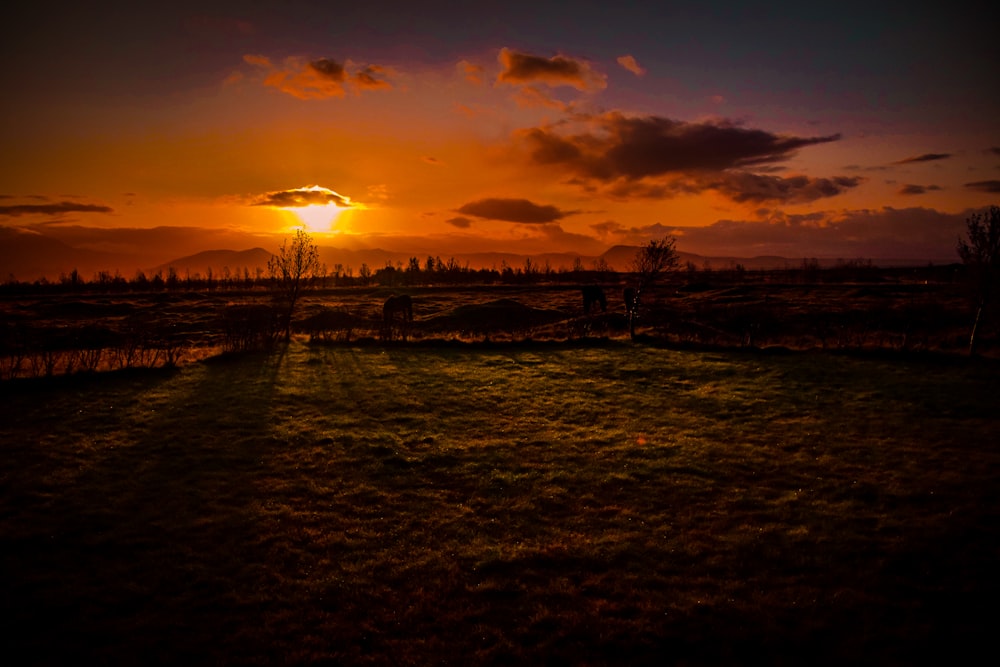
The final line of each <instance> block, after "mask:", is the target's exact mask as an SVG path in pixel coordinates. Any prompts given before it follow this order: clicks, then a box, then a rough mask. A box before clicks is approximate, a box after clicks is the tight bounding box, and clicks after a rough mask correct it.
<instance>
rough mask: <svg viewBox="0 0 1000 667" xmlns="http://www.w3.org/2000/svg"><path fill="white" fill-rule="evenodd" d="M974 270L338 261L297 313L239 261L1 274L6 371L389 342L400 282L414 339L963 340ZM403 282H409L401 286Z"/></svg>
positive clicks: (979, 334)
mask: <svg viewBox="0 0 1000 667" xmlns="http://www.w3.org/2000/svg"><path fill="white" fill-rule="evenodd" d="M975 267H976V265H975V264H971V263H970V264H954V265H947V266H925V267H912V268H904V269H885V268H879V267H876V266H872V265H871V263H870V262H868V261H866V260H860V259H857V260H847V261H841V262H837V263H835V264H834V265H833V266H830V267H828V268H817V267H816V266H815V265H813V264H812V263H806V265H804V266H792V267H789V268H787V269H783V270H773V271H756V270H748V269H745V268H740V267H737V266H733V267H729V268H725V269H722V268H719V269H709V270H706V269H704V268H698V267H694V266H687V267H686V268H685V269H684V270H681V271H672V270H666V271H660V272H659V273H655V272H650V273H649V274H644V273H642V272H632V271H630V272H615V271H613V270H611V269H610V268H608V269H606V270H605V271H604V272H603V273H601V274H600V276H603V280H600V281H599V280H598V278H599V277H600V276H599V274H597V273H595V272H594V271H590V270H585V269H583V268H582V267H577V268H576V269H574V270H572V271H553V272H551V273H549V274H548V277H547V278H546V274H545V273H544V271H542V270H539V271H538V272H537V273H533V272H529V273H525V270H524V267H521V268H519V269H518V270H517V271H515V270H513V269H510V273H509V276H508V277H509V279H510V281H509V282H504V278H503V276H504V275H505V273H504V272H503V271H497V272H495V273H494V272H490V271H473V270H469V269H463V268H462V267H460V266H458V265H457V264H455V263H451V264H450V265H449V263H445V262H442V263H440V264H439V263H438V262H437V260H431V258H428V261H427V262H426V263H424V264H421V263H420V262H416V261H414V262H412V263H411V264H410V266H408V267H407V268H406V269H405V270H395V269H394V270H393V271H381V272H375V274H377V275H378V276H380V278H379V279H385V280H386V281H388V282H390V283H393V284H391V285H383V284H381V283H379V282H376V279H375V277H374V275H375V274H373V276H372V283H373V284H371V285H368V286H362V285H360V284H359V279H358V278H357V277H353V276H347V275H346V274H347V273H348V271H347V270H346V269H345V268H344V267H334V270H333V272H332V273H331V275H330V277H329V279H328V281H327V282H328V283H329V284H328V286H327V287H325V288H324V287H323V280H322V279H319V278H317V279H315V280H314V281H313V283H312V288H311V289H309V290H307V291H302V292H299V294H298V296H296V298H295V303H296V305H295V310H294V313H293V314H292V316H291V318H289V317H288V313H289V311H288V310H287V306H288V303H289V302H288V301H287V300H285V299H283V298H282V299H279V300H278V301H279V302H275V300H274V298H273V296H274V295H275V293H276V292H279V291H280V290H279V289H278V288H279V283H278V282H277V281H275V280H271V279H270V278H268V277H266V276H263V275H261V276H254V275H252V274H250V273H249V272H243V273H242V274H240V278H239V280H235V278H234V276H235V275H236V273H237V272H231V273H228V274H225V273H223V274H219V275H218V276H217V277H213V281H214V282H213V283H211V288H209V283H207V282H206V281H205V280H204V279H200V278H199V279H197V280H196V279H195V278H194V277H190V276H185V277H183V278H180V277H176V280H171V279H167V280H153V279H146V280H140V281H138V282H136V281H124V280H121V281H119V280H115V279H113V277H112V278H110V279H108V280H104V281H98V282H88V281H85V280H83V279H82V278H81V277H79V276H75V277H72V276H68V277H67V280H66V281H65V282H60V283H51V284H44V285H43V284H36V283H28V284H26V283H16V282H8V283H6V284H4V285H2V286H0V377H3V378H8V379H9V378H16V377H39V376H44V375H50V374H53V375H59V374H63V373H75V372H79V371H93V370H112V369H115V368H120V367H141V366H156V365H175V364H178V363H181V362H183V361H185V360H192V359H198V358H203V357H205V356H211V355H212V354H217V353H218V352H219V351H226V352H237V351H248V350H261V349H269V348H270V347H271V346H272V345H273V344H274V342H275V341H276V340H277V339H278V338H281V337H286V336H289V335H301V336H303V337H307V338H309V339H311V340H312V341H313V342H314V343H316V344H348V343H349V344H352V345H364V344H369V343H374V342H378V341H379V340H380V339H383V340H388V338H387V337H386V336H385V335H384V333H385V329H384V324H385V322H384V313H383V304H384V302H385V300H386V298H387V297H388V296H389V295H390V294H391V293H399V292H401V291H405V292H406V293H407V294H409V295H410V296H411V298H412V300H413V301H412V304H413V308H414V310H413V313H414V315H413V320H412V322H407V330H406V334H407V339H408V341H416V342H421V343H428V342H433V341H435V340H441V341H474V340H491V341H494V342H497V341H503V340H525V339H535V340H569V339H574V338H585V339H591V340H593V339H595V338H596V339H615V338H618V337H631V336H635V337H636V338H641V339H642V340H646V341H650V342H655V343H657V344H660V345H679V346H690V345H699V346H714V347H775V346H780V347H784V348H789V349H812V348H822V349H831V350H843V349H847V350H867V349H884V350H895V351H941V352H958V351H963V350H965V349H967V347H968V343H969V330H968V327H969V322H970V321H973V320H974V319H975V316H976V306H977V304H978V303H979V302H978V301H977V302H974V303H973V302H970V299H969V298H968V295H969V294H970V291H969V288H968V286H969V285H970V284H972V285H978V284H980V283H978V282H976V281H978V280H980V279H981V273H979V269H977V268H975ZM506 268H507V269H509V267H506ZM527 268H529V269H531V270H532V271H533V270H534V267H527ZM632 268H635V267H632ZM321 271H322V267H321ZM651 275H655V280H652V281H651V280H650V279H649V277H650V276H651ZM335 276H339V278H337V277H335ZM403 279H405V280H403ZM198 280H201V282H198ZM400 280H403V283H404V284H402V285H401V286H396V285H395V283H396V282H398V281H400ZM481 281H486V282H481ZM987 284H988V283H987ZM170 285H173V286H172V287H171V286H170ZM639 285H643V286H644V287H643V301H642V316H641V318H635V319H633V320H632V321H631V322H630V321H629V320H628V309H627V305H626V303H625V300H624V294H623V292H624V291H625V289H627V288H632V289H634V288H635V286H639ZM584 286H594V287H597V288H599V289H600V290H601V291H602V292H603V293H604V294H605V295H606V302H607V311H606V312H604V311H603V309H600V311H599V312H598V311H596V310H594V309H591V312H590V313H587V312H586V310H585V308H584V306H585V303H584V302H583V301H582V299H581V290H582V289H583V287H584ZM976 294H977V295H978V293H976ZM501 306H502V307H501ZM268 309H270V311H268ZM997 324H998V320H997V318H982V321H981V322H979V323H978V325H977V329H976V336H975V339H976V349H977V352H978V353H982V354H991V353H993V352H995V351H996V349H997V348H996V341H997V335H998V330H997V329H998V327H997ZM400 333H401V332H400V331H397V332H395V334H394V336H393V338H395V339H399V338H400V335H399V334H400Z"/></svg>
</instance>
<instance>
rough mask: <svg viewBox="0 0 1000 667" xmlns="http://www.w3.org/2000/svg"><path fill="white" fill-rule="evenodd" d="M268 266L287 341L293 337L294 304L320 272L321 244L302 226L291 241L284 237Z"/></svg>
mask: <svg viewBox="0 0 1000 667" xmlns="http://www.w3.org/2000/svg"><path fill="white" fill-rule="evenodd" d="M267 270H268V272H269V273H270V277H271V284H272V289H273V290H274V301H275V305H276V306H277V307H278V309H279V312H280V313H281V325H282V327H283V328H284V331H285V340H286V341H288V340H291V338H292V316H293V315H294V314H295V304H296V303H297V302H298V300H299V297H300V296H301V295H302V292H303V291H304V290H306V289H308V288H309V287H311V286H312V283H313V280H314V279H315V277H316V274H317V273H318V272H319V248H317V247H316V244H314V243H313V241H312V237H310V236H309V235H308V234H306V233H305V232H304V231H303V230H301V229H299V230H296V232H295V237H294V238H293V239H292V242H291V245H289V243H288V239H285V240H284V242H282V244H281V249H280V250H279V251H278V254H277V255H271V259H269V260H268V261H267Z"/></svg>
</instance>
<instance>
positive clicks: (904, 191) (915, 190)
mask: <svg viewBox="0 0 1000 667" xmlns="http://www.w3.org/2000/svg"><path fill="white" fill-rule="evenodd" d="M940 189H941V188H940V187H939V186H937V185H914V184H912V183H911V184H906V185H904V186H903V187H901V188H900V189H899V194H901V195H922V194H926V193H928V192H931V191H933V190H940Z"/></svg>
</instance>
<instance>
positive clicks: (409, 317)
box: [382, 294, 413, 340]
mask: <svg viewBox="0 0 1000 667" xmlns="http://www.w3.org/2000/svg"><path fill="white" fill-rule="evenodd" d="M397 316H398V317H397ZM397 319H398V320H402V324H400V326H399V332H400V335H401V336H402V338H403V340H406V334H407V332H408V331H409V328H410V323H411V322H413V299H411V298H410V295H409V294H393V295H392V296H390V297H389V298H388V299H386V300H385V303H384V304H383V305H382V336H383V338H386V339H388V340H392V329H393V324H394V323H395V322H396V320H397Z"/></svg>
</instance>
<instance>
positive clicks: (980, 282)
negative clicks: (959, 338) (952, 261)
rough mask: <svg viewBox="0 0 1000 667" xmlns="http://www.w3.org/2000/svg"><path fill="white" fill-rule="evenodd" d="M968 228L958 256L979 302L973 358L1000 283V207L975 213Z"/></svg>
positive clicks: (972, 338) (971, 338) (971, 345)
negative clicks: (980, 332)
mask: <svg viewBox="0 0 1000 667" xmlns="http://www.w3.org/2000/svg"><path fill="white" fill-rule="evenodd" d="M965 226H966V232H967V234H968V237H969V238H968V240H965V239H963V238H959V240H958V256H959V257H961V258H962V262H964V263H965V266H966V268H967V269H968V271H969V277H970V279H971V281H972V286H973V290H974V295H975V299H976V318H975V320H974V321H973V323H972V333H971V334H970V335H969V354H970V355H975V354H976V345H977V342H978V339H977V337H976V334H977V332H978V330H979V328H980V325H981V324H982V320H983V312H984V311H985V310H986V307H987V306H988V305H989V303H990V301H991V300H992V298H993V295H994V294H995V291H996V288H997V284H998V283H1000V207H997V206H990V207H989V209H987V210H985V211H981V212H979V213H974V214H973V215H972V216H971V217H970V218H968V219H967V220H966V221H965Z"/></svg>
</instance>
